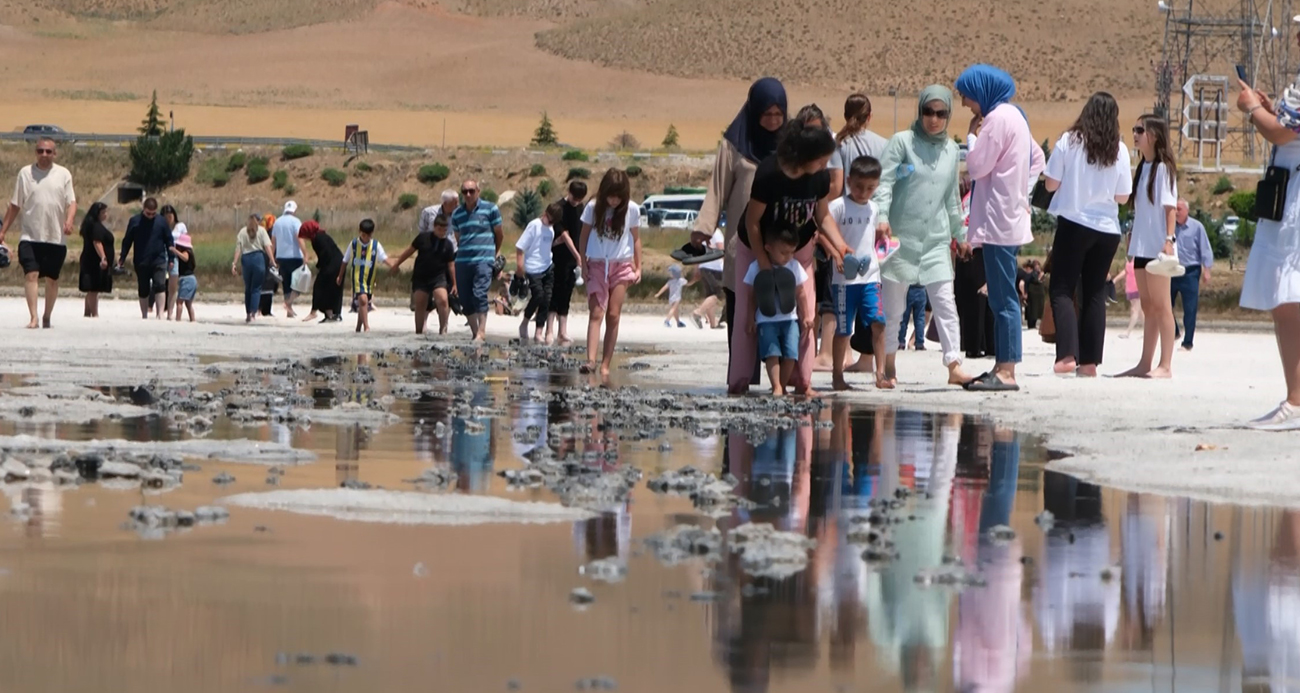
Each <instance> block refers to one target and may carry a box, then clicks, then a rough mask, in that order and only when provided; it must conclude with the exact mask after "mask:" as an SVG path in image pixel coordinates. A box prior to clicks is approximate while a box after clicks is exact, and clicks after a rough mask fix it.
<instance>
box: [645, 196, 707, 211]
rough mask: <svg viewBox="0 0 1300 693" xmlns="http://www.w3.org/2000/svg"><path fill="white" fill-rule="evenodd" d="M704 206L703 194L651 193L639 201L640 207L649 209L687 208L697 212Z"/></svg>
mask: <svg viewBox="0 0 1300 693" xmlns="http://www.w3.org/2000/svg"><path fill="white" fill-rule="evenodd" d="M703 206H704V195H703V194H699V195H651V196H649V197H647V198H645V201H644V202H642V203H641V208H642V209H645V210H651V209H689V210H691V211H693V212H699V211H700V208H701V207H703Z"/></svg>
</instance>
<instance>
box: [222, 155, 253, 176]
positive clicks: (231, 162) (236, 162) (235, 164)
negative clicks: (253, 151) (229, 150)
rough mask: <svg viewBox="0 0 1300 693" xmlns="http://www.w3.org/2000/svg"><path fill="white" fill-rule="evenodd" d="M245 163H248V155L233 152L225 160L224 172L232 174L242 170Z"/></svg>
mask: <svg viewBox="0 0 1300 693" xmlns="http://www.w3.org/2000/svg"><path fill="white" fill-rule="evenodd" d="M246 163H248V155H247V154H245V153H243V152H235V153H234V154H231V155H230V158H229V159H226V170H227V171H230V172H231V173H234V172H235V171H238V170H239V169H241V168H243V167H244V164H246Z"/></svg>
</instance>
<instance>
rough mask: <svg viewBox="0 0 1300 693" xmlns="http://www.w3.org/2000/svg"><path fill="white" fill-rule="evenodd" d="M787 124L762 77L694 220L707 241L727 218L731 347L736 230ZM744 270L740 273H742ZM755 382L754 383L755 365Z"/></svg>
mask: <svg viewBox="0 0 1300 693" xmlns="http://www.w3.org/2000/svg"><path fill="white" fill-rule="evenodd" d="M785 120H786V97H785V87H784V86H782V85H781V82H780V81H778V80H777V79H775V78H773V77H764V78H762V79H760V80H758V81H757V82H754V84H753V85H751V86H750V87H749V97H748V98H747V99H746V100H745V105H744V106H741V108H740V112H739V113H737V114H736V118H735V119H734V120H732V121H731V125H730V127H728V128H727V131H726V132H725V133H723V136H722V144H721V145H719V146H718V157H717V160H716V162H715V163H714V165H713V177H712V178H711V179H710V180H709V189H708V192H707V193H705V195H704V205H703V206H702V207H701V208H700V215H699V216H698V217H696V219H695V230H696V231H699V232H701V233H703V234H706V235H708V236H712V235H713V231H714V230H715V229H716V228H718V222H719V221H720V218H721V217H722V215H723V214H725V215H726V224H727V227H726V231H725V237H726V253H727V254H726V257H725V258H724V260H723V267H722V286H723V290H724V293H725V294H726V296H727V306H726V316H727V343H728V344H730V343H731V331H732V325H733V324H734V323H735V320H734V317H735V310H736V277H735V269H736V268H735V261H736V239H735V237H736V231H737V230H738V229H743V228H744V225H745V207H747V206H748V205H749V189H750V187H752V186H753V183H754V172H755V171H756V170H757V169H758V162H760V161H762V160H763V159H765V158H767V157H768V156H771V155H772V154H774V153H776V139H777V133H778V132H779V131H780V130H781V126H783V125H785ZM742 269H743V268H742ZM753 382H755V383H756V382H758V362H757V361H755V367H754V378H753Z"/></svg>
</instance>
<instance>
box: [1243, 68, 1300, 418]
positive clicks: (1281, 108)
mask: <svg viewBox="0 0 1300 693" xmlns="http://www.w3.org/2000/svg"><path fill="white" fill-rule="evenodd" d="M1239 83H1240V85H1241V94H1240V95H1238V96H1237V108H1239V109H1241V111H1242V112H1243V113H1245V114H1246V118H1247V119H1248V120H1249V121H1250V122H1251V124H1253V125H1254V126H1255V128H1256V129H1257V130H1259V134H1261V135H1263V136H1264V138H1265V139H1267V140H1268V141H1269V143H1271V144H1272V145H1273V146H1274V147H1275V148H1276V149H1275V150H1274V155H1273V159H1272V164H1271V165H1273V166H1277V167H1279V168H1283V169H1285V170H1288V171H1290V172H1291V176H1290V179H1289V182H1288V184H1287V188H1286V203H1285V205H1284V207H1283V212H1282V220H1281V221H1271V220H1268V219H1260V220H1259V225H1258V226H1256V228H1255V242H1254V244H1253V245H1251V248H1250V259H1249V260H1248V261H1247V263H1246V277H1245V279H1244V280H1243V282H1242V287H1241V307H1242V308H1251V309H1254V310H1267V311H1270V312H1271V313H1272V314H1273V332H1274V334H1275V335H1276V336H1277V350H1278V354H1279V355H1280V356H1281V357H1282V373H1283V376H1284V377H1285V379H1286V399H1284V400H1282V403H1281V404H1279V405H1278V406H1277V408H1276V409H1274V410H1273V411H1272V412H1269V413H1268V414H1265V415H1264V416H1262V417H1260V418H1258V419H1255V420H1254V421H1251V422H1250V423H1248V424H1247V426H1249V427H1250V428H1254V429H1258V430H1262V431H1291V430H1297V429H1300V172H1298V171H1297V167H1298V166H1300V139H1298V138H1297V135H1298V134H1300V111H1298V110H1297V106H1300V84H1293V85H1292V86H1291V87H1289V88H1287V90H1286V92H1285V93H1284V94H1283V99H1282V102H1281V103H1279V104H1278V105H1277V106H1276V107H1274V104H1273V103H1272V102H1271V101H1270V100H1269V98H1268V97H1267V96H1265V95H1264V94H1262V93H1260V92H1257V91H1255V90H1254V89H1252V88H1251V87H1250V86H1248V85H1247V84H1246V83H1245V82H1240V81H1239Z"/></svg>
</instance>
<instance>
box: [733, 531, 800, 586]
mask: <svg viewBox="0 0 1300 693" xmlns="http://www.w3.org/2000/svg"><path fill="white" fill-rule="evenodd" d="M727 541H728V542H729V543H730V545H731V551H732V553H738V554H740V562H741V567H743V568H744V569H745V572H746V573H748V574H750V575H752V576H755V577H773V578H784V577H789V576H791V575H794V574H795V573H798V572H799V571H801V570H803V569H804V568H805V567H807V566H808V552H809V551H811V550H812V549H813V548H814V547H816V546H817V542H816V541H815V540H813V539H809V538H808V537H805V536H803V535H802V534H796V533H794V532H781V531H778V530H777V529H776V528H774V527H773V526H772V525H769V524H747V525H741V526H740V527H737V528H736V529H733V530H731V532H730V533H729V534H728V535H727Z"/></svg>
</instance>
